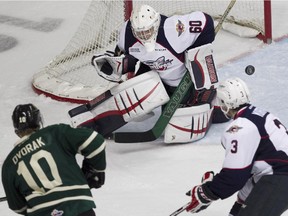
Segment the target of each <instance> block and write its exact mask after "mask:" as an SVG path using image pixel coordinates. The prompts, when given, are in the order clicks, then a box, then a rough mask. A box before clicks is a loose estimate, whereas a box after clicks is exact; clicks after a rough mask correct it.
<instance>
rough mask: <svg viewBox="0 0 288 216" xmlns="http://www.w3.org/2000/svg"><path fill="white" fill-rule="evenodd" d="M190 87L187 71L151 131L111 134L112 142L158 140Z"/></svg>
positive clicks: (216, 31)
mask: <svg viewBox="0 0 288 216" xmlns="http://www.w3.org/2000/svg"><path fill="white" fill-rule="evenodd" d="M235 3H236V0H231V2H230V3H229V5H228V6H227V8H226V10H225V11H224V13H223V16H222V17H221V19H220V21H219V23H218V24H217V26H216V28H215V35H217V33H218V31H219V29H220V28H221V26H222V24H223V22H224V20H225V19H226V17H227V15H228V14H229V12H230V11H231V9H232V7H233V6H234V4H235ZM191 85H192V80H191V76H190V74H189V71H187V72H186V73H185V75H184V77H183V78H182V80H181V82H180V84H179V85H178V87H177V89H176V90H175V92H174V93H173V95H172V96H171V98H170V100H169V102H168V103H167V104H166V106H165V109H164V111H163V112H162V113H161V115H160V117H159V118H158V120H157V122H156V124H155V125H154V127H153V128H152V129H150V130H148V131H145V132H118V133H114V134H113V138H114V141H115V142H118V143H135V142H149V141H154V140H156V139H158V138H159V137H160V136H161V134H162V133H163V131H164V130H165V128H166V126H167V125H168V123H169V121H170V119H171V118H172V116H173V115H174V113H175V111H176V109H177V108H178V106H179V104H180V102H181V100H182V99H183V97H184V95H185V94H186V92H187V90H188V89H189V87H190V86H191Z"/></svg>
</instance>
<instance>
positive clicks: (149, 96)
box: [91, 71, 169, 122]
mask: <svg viewBox="0 0 288 216" xmlns="http://www.w3.org/2000/svg"><path fill="white" fill-rule="evenodd" d="M111 91H113V95H114V96H113V97H112V98H110V99H108V100H107V101H105V102H103V103H102V104H100V105H99V106H97V107H95V108H94V109H93V110H92V111H91V112H92V113H93V114H94V115H95V116H99V115H106V116H107V115H115V114H116V115H122V116H123V118H124V120H125V121H126V122H130V121H133V120H134V119H135V120H137V119H139V117H141V116H144V115H145V114H147V113H149V112H151V111H152V110H154V109H155V108H156V107H159V106H161V105H163V104H165V103H167V102H168V101H169V96H168V94H167V92H166V90H165V88H164V85H163V83H162V81H161V79H160V77H159V75H158V73H157V72H155V71H150V72H146V73H144V74H142V75H139V76H136V77H134V78H132V79H129V80H127V81H125V82H123V83H121V84H119V85H118V86H115V87H113V88H112V89H111ZM99 117H100V116H99Z"/></svg>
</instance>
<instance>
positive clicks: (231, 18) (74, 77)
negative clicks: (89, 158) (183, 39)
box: [33, 0, 265, 103]
mask: <svg viewBox="0 0 288 216" xmlns="http://www.w3.org/2000/svg"><path fill="white" fill-rule="evenodd" d="M263 1H264V0H254V1H249V0H237V2H236V4H235V5H234V7H233V8H232V10H231V12H230V13H229V15H228V17H227V21H228V22H229V23H230V24H231V23H233V25H234V24H237V25H240V26H245V28H249V29H250V30H251V32H250V33H249V34H250V35H251V34H252V35H253V34H254V35H255V36H257V35H258V34H259V33H260V34H262V35H265V23H264V22H265V21H264V17H265V10H264V3H263ZM229 2H230V1H229V0H222V1H218V0H213V1H206V0H205V1H203V0H202V1H201V0H198V1H195V0H173V1H164V0H163V1H138V0H134V1H133V2H132V3H133V5H134V6H135V5H139V4H149V5H151V6H152V7H154V8H155V9H156V10H157V11H159V12H160V13H162V14H164V15H167V16H170V15H173V14H185V13H189V12H192V11H197V10H201V11H203V12H206V13H208V14H210V15H212V16H213V18H214V19H215V21H217V20H218V19H219V18H220V17H221V16H222V14H223V12H224V11H225V9H226V8H227V6H228V4H229ZM130 12H131V1H130V2H129V1H128V4H127V2H126V1H125V0H116V1H111V0H92V1H91V5H90V7H89V9H88V11H87V12H86V15H85V16H84V18H83V20H82V22H81V24H80V26H79V28H78V30H77V32H76V33H75V35H74V36H73V37H72V38H71V40H70V42H69V43H68V45H67V47H66V48H65V49H64V50H63V51H62V53H60V54H59V55H58V56H56V57H55V58H54V59H53V60H52V61H51V62H50V63H49V64H48V65H47V66H45V67H44V68H43V69H42V70H41V71H40V72H39V73H37V74H35V75H34V77H33V87H34V89H35V90H36V91H37V92H38V93H44V94H46V95H48V96H50V97H52V98H54V99H59V100H66V101H70V102H76V103H83V102H85V101H88V100H91V99H93V98H94V97H96V96H97V95H99V94H101V93H103V92H104V91H106V90H108V89H110V88H111V87H113V86H114V85H115V84H114V83H111V82H108V81H105V80H104V79H102V78H101V77H99V76H98V75H97V73H96V71H95V70H94V68H93V66H92V65H91V58H92V55H93V54H95V53H103V52H105V51H106V50H114V47H115V44H116V42H117V36H118V30H119V29H120V27H121V25H122V24H123V23H124V20H125V17H127V15H129V14H130ZM224 27H225V25H224ZM226 28H229V24H227V27H225V29H226Z"/></svg>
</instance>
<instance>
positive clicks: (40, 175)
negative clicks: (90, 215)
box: [2, 124, 106, 216]
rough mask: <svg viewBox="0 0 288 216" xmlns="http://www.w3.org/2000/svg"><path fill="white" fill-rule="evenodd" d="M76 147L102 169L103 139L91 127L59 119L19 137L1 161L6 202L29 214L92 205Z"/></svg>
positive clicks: (70, 215) (66, 212)
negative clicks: (61, 122)
mask: <svg viewBox="0 0 288 216" xmlns="http://www.w3.org/2000/svg"><path fill="white" fill-rule="evenodd" d="M77 153H80V154H82V155H83V156H84V157H85V158H86V159H88V161H89V163H91V164H92V165H93V166H94V168H95V169H96V170H99V171H104V170H105V168H106V156H105V140H104V139H103V137H102V136H101V135H100V134H98V133H97V132H95V131H93V130H90V129H87V128H72V127H70V126H69V125H66V124H59V125H51V126H48V127H46V128H42V129H40V130H38V131H36V132H35V133H32V134H31V135H29V136H25V137H23V138H21V139H20V140H19V142H17V143H16V144H15V147H14V149H13V150H12V151H11V152H10V154H9V155H8V156H7V158H6V159H5V161H4V163H3V166H2V183H3V187H4V190H5V193H6V196H7V201H8V205H9V207H10V208H11V209H12V210H13V211H15V212H16V213H18V214H23V215H28V216H51V215H52V216H56V215H57V216H62V215H63V216H77V215H78V214H80V213H81V212H85V211H87V210H89V209H92V208H95V207H96V206H95V203H94V201H93V197H92V194H91V191H90V188H89V186H88V184H87V181H86V179H85V177H84V175H83V173H82V171H81V168H80V167H79V165H78V163H77V160H76V158H75V156H76V154H77Z"/></svg>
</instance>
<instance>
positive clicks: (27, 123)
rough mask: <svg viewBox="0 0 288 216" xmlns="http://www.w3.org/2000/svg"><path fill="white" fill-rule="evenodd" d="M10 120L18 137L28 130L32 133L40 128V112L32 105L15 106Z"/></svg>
mask: <svg viewBox="0 0 288 216" xmlns="http://www.w3.org/2000/svg"><path fill="white" fill-rule="evenodd" d="M12 120H13V126H14V129H15V133H16V134H17V135H18V136H19V134H21V133H23V132H25V131H27V130H29V129H30V130H32V131H34V130H38V129H40V128H41V127H42V117H41V114H40V111H39V109H38V108H37V107H36V106H34V105H33V104H20V105H17V106H16V107H15V109H14V111H13V114H12Z"/></svg>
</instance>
